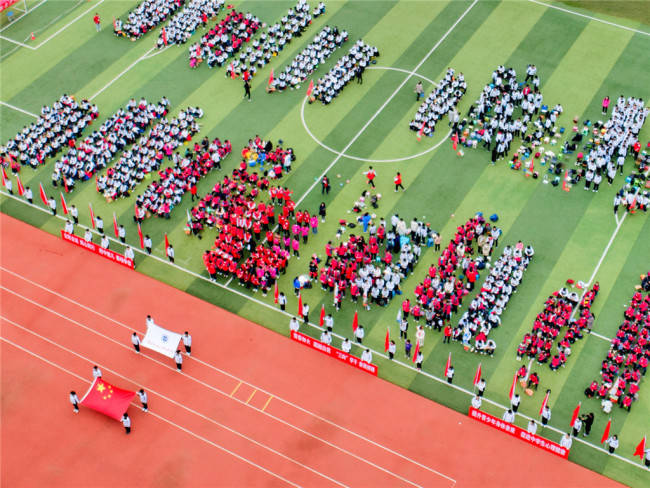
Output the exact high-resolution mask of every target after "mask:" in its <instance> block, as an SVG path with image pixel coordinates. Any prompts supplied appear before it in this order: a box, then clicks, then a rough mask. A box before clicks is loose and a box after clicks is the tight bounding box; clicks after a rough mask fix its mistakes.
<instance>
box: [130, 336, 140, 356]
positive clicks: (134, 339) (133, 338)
mask: <svg viewBox="0 0 650 488" xmlns="http://www.w3.org/2000/svg"><path fill="white" fill-rule="evenodd" d="M131 344H133V348H134V349H135V352H137V353H138V354H140V338H139V337H138V334H136V333H135V332H134V333H133V335H132V336H131Z"/></svg>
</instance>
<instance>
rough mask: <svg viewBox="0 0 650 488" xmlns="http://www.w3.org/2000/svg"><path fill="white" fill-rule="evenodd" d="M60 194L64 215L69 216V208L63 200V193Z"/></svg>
mask: <svg viewBox="0 0 650 488" xmlns="http://www.w3.org/2000/svg"><path fill="white" fill-rule="evenodd" d="M59 193H60V194H61V209H62V210H63V214H64V215H68V206H67V205H66V203H65V198H63V193H61V192H59Z"/></svg>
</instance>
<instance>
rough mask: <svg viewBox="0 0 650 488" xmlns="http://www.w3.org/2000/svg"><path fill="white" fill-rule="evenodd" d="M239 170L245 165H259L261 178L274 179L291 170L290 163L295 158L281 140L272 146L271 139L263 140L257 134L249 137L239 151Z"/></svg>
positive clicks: (291, 150) (243, 168)
mask: <svg viewBox="0 0 650 488" xmlns="http://www.w3.org/2000/svg"><path fill="white" fill-rule="evenodd" d="M241 157H242V159H241V163H240V168H239V169H240V170H245V169H246V167H247V166H250V167H255V166H259V169H260V172H261V173H262V175H263V176H262V177H263V179H267V178H268V179H271V180H275V179H278V178H281V177H282V176H283V174H285V173H288V172H290V171H291V163H292V162H293V161H294V160H295V159H296V156H295V154H294V153H293V149H292V148H290V147H289V148H286V149H285V148H283V147H282V141H279V143H278V145H277V146H275V147H274V146H273V143H272V142H271V141H264V140H262V139H261V138H260V136H259V135H256V136H255V138H254V139H249V140H248V144H247V145H246V146H244V148H243V149H242V151H241ZM266 186H267V187H268V182H267V184H266Z"/></svg>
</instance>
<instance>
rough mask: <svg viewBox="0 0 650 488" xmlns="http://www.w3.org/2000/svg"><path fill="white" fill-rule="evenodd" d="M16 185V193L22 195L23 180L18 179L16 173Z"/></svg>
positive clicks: (23, 188) (23, 192)
mask: <svg viewBox="0 0 650 488" xmlns="http://www.w3.org/2000/svg"><path fill="white" fill-rule="evenodd" d="M16 186H17V187H18V194H19V195H20V196H21V197H22V196H23V195H24V194H25V187H24V186H23V182H22V181H20V176H18V175H16Z"/></svg>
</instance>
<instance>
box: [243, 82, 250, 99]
mask: <svg viewBox="0 0 650 488" xmlns="http://www.w3.org/2000/svg"><path fill="white" fill-rule="evenodd" d="M246 97H248V101H249V102H250V101H251V85H250V83H249V82H248V80H245V81H244V96H243V98H246Z"/></svg>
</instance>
